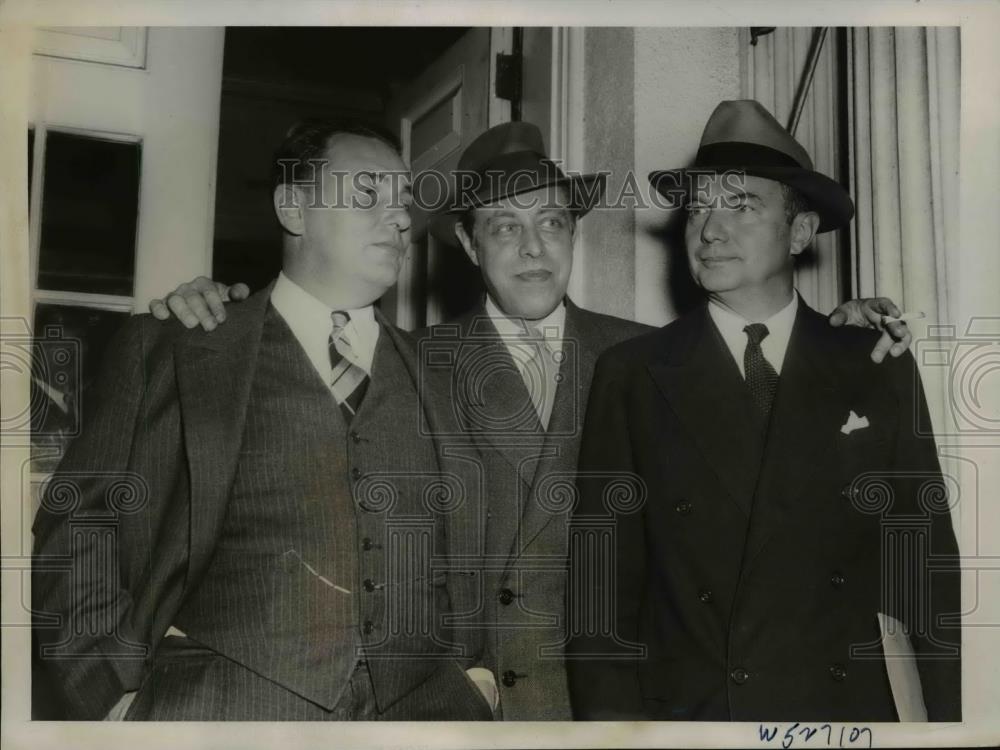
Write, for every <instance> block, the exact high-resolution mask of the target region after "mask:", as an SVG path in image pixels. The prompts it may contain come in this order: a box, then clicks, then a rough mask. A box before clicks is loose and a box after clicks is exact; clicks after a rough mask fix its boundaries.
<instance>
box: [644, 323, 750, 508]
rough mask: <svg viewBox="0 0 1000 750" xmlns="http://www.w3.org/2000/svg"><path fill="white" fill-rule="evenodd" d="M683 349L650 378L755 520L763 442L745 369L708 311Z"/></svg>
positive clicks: (733, 497)
mask: <svg viewBox="0 0 1000 750" xmlns="http://www.w3.org/2000/svg"><path fill="white" fill-rule="evenodd" d="M677 343H678V345H677V346H676V347H674V348H673V351H670V352H664V360H663V361H661V362H660V363H657V364H651V365H650V366H649V372H650V375H651V376H652V378H653V380H654V382H655V383H656V384H657V387H658V388H659V391H660V393H661V395H662V396H663V398H664V399H666V401H667V402H668V403H669V404H670V407H671V408H672V409H673V411H674V413H675V414H676V415H677V417H678V419H679V420H680V421H681V423H682V424H683V425H684V427H685V429H686V430H687V432H688V433H689V434H690V435H691V437H692V439H693V440H694V442H695V444H696V445H697V446H698V449H699V451H700V452H701V454H702V456H703V457H704V459H705V464H706V466H709V467H711V469H712V471H713V472H714V473H715V475H716V477H717V478H718V480H719V482H720V484H721V485H722V486H723V487H724V488H725V489H726V492H727V494H728V495H729V497H730V499H731V500H732V501H733V502H734V503H735V504H736V505H737V506H738V507H739V509H740V511H741V512H742V513H743V514H744V515H746V516H749V515H750V507H751V503H752V498H753V491H754V486H755V484H756V481H757V475H758V471H759V466H760V463H759V460H760V438H759V428H758V427H757V426H756V423H755V420H754V417H753V414H752V411H751V408H752V407H751V404H750V400H749V398H748V395H747V391H746V385H745V383H744V381H743V378H742V377H741V376H740V371H739V368H738V367H737V365H736V362H735V361H734V360H733V357H732V355H731V354H730V352H729V350H728V349H727V348H726V345H725V342H724V341H723V340H722V337H721V335H720V334H719V332H718V330H717V329H716V328H715V325H714V324H713V323H712V321H711V318H710V317H709V315H708V308H707V307H706V306H703V307H702V308H701V309H700V310H699V311H698V312H697V313H695V314H694V315H693V316H692V318H691V319H690V323H689V326H688V327H687V329H686V330H685V331H684V332H683V337H682V338H680V339H679V340H678V342H677Z"/></svg>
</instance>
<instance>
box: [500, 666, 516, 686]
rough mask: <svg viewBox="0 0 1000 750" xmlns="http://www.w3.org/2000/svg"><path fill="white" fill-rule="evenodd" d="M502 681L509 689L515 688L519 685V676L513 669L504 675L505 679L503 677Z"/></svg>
mask: <svg viewBox="0 0 1000 750" xmlns="http://www.w3.org/2000/svg"><path fill="white" fill-rule="evenodd" d="M500 680H501V682H503V684H504V685H506V686H507V687H514V685H516V684H517V674H516V673H515V672H514V670H513V669H508V670H507V671H506V672H504V673H503V677H501V678H500Z"/></svg>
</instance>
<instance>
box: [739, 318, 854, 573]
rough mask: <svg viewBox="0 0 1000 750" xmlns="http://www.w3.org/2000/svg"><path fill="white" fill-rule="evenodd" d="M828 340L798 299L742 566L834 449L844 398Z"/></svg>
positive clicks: (819, 321)
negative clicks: (797, 307)
mask: <svg viewBox="0 0 1000 750" xmlns="http://www.w3.org/2000/svg"><path fill="white" fill-rule="evenodd" d="M831 339H832V337H831V331H830V329H829V324H828V323H827V321H826V319H825V318H824V317H823V316H821V315H818V314H817V313H815V312H814V311H813V310H811V309H810V308H808V307H807V306H806V305H805V303H803V302H802V301H801V300H800V301H799V311H798V313H797V314H796V318H795V324H794V326H793V327H792V333H791V337H790V338H789V341H788V351H787V353H786V355H785V361H784V363H783V365H782V368H781V377H780V378H779V380H778V391H777V393H776V394H775V399H774V406H773V408H772V412H771V424H770V428H769V430H768V439H767V446H766V448H765V452H764V456H763V460H762V462H761V466H762V468H761V475H760V481H759V483H758V485H757V492H756V496H755V498H754V508H753V519H752V521H751V523H750V529H749V532H748V537H747V549H746V557H745V564H748V563H749V562H750V561H751V560H752V559H753V558H754V557H755V556H756V555H757V554H758V553H759V552H760V550H761V549H762V548H763V546H764V545H765V544H766V542H767V540H768V538H769V537H770V536H771V534H772V533H773V532H774V531H775V529H777V528H778V527H780V526H781V525H782V524H783V523H784V522H785V520H786V518H787V516H788V514H789V513H790V512H792V511H794V509H795V506H796V505H798V504H800V503H801V502H803V501H802V499H801V498H800V494H801V492H802V491H803V490H802V488H803V485H804V484H805V483H806V482H807V480H808V479H809V477H810V476H811V475H814V474H815V471H816V467H817V466H823V465H825V464H826V462H827V461H828V460H829V456H830V455H831V453H832V452H833V451H834V450H835V448H836V442H837V438H838V436H839V435H840V425H841V423H842V422H843V419H844V415H845V414H847V401H848V399H847V393H846V391H845V390H844V389H843V387H842V386H840V385H839V383H838V380H837V379H836V377H835V374H834V370H833V368H834V367H836V366H837V359H836V357H837V354H836V352H837V348H836V342H835V341H832V340H831Z"/></svg>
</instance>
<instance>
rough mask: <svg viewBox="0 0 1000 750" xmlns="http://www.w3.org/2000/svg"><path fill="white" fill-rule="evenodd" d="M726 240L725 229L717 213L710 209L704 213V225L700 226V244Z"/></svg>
mask: <svg viewBox="0 0 1000 750" xmlns="http://www.w3.org/2000/svg"><path fill="white" fill-rule="evenodd" d="M724 239H726V227H725V224H724V222H723V219H722V216H721V215H720V214H719V211H718V210H716V209H714V208H710V209H708V210H707V211H706V212H705V223H704V224H702V225H701V240H702V242H719V241H720V240H724Z"/></svg>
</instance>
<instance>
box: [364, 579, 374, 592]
mask: <svg viewBox="0 0 1000 750" xmlns="http://www.w3.org/2000/svg"><path fill="white" fill-rule="evenodd" d="M361 585H362V586H363V587H364V589H365V591H367V592H368V593H369V594H370V593H371V592H373V591H374V590H375V588H376V586H375V581H373V580H372V579H371V578H366V579H365V582H364V583H362V584H361Z"/></svg>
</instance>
